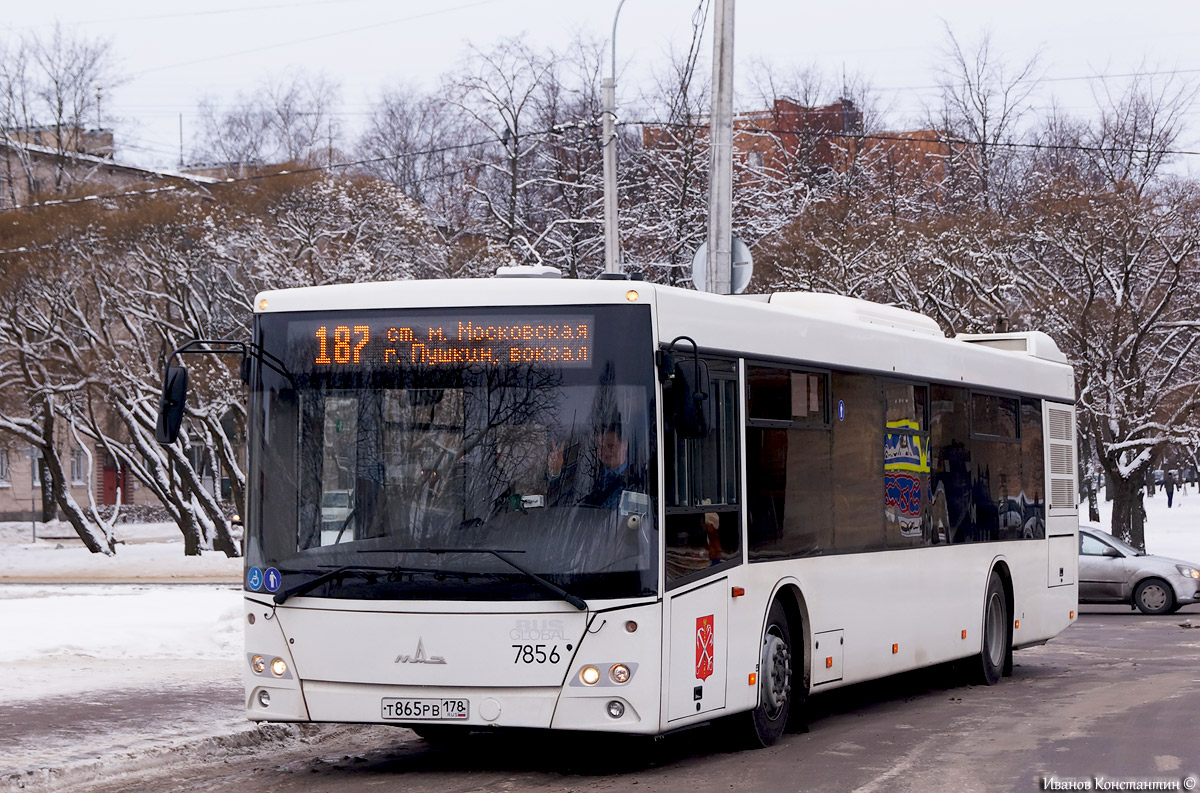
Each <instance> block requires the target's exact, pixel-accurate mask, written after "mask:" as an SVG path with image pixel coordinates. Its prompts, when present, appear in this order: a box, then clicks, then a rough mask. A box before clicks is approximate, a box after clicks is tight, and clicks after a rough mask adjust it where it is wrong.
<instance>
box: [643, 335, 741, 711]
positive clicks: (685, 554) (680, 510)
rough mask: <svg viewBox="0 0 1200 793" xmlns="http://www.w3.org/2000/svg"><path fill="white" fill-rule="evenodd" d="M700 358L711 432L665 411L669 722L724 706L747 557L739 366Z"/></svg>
mask: <svg viewBox="0 0 1200 793" xmlns="http://www.w3.org/2000/svg"><path fill="white" fill-rule="evenodd" d="M702 363H703V365H705V366H707V369H708V375H709V393H708V400H709V408H710V410H711V412H710V414H709V431H708V434H707V435H706V436H705V437H703V438H684V437H680V436H679V435H678V434H677V433H676V431H675V428H674V426H673V425H672V421H671V416H669V415H667V416H666V417H665V418H666V422H665V439H664V458H665V468H666V505H665V509H664V515H665V518H664V521H665V527H666V531H665V557H666V558H665V562H666V564H665V567H666V588H667V598H666V618H667V625H668V630H667V635H666V639H665V641H666V645H667V646H666V647H665V648H664V649H665V650H666V654H667V659H666V662H665V663H664V670H663V672H664V675H665V677H666V679H665V680H664V681H663V683H664V685H663V688H664V690H665V691H666V692H667V702H666V714H667V722H673V721H678V720H681V719H685V718H687V717H689V716H696V715H697V714H703V713H710V712H712V711H716V710H720V709H722V708H724V707H725V698H726V680H727V673H726V663H727V653H728V648H729V625H728V608H729V578H728V575H729V571H730V570H731V569H733V568H735V567H737V566H738V565H740V564H741V561H742V544H741V536H742V530H741V493H740V491H741V472H740V470H739V464H738V460H739V459H740V456H741V436H740V432H739V427H740V425H741V412H740V400H739V397H738V394H739V388H738V380H737V364H736V362H734V361H728V360H722V359H716V358H704V359H702ZM687 365H691V363H690V362H689V363H688V364H687Z"/></svg>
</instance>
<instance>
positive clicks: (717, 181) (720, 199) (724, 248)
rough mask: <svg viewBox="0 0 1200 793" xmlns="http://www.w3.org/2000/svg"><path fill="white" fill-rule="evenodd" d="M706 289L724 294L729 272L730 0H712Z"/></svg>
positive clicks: (726, 290)
mask: <svg viewBox="0 0 1200 793" xmlns="http://www.w3.org/2000/svg"><path fill="white" fill-rule="evenodd" d="M708 134H709V150H710V154H711V157H710V159H709V170H708V262H707V270H706V272H705V281H704V283H705V285H706V286H707V287H708V291H709V292H713V293H715V294H718V295H727V294H729V293H730V292H731V291H732V289H731V286H730V281H731V280H732V274H733V264H732V261H733V257H732V250H731V249H732V247H733V219H732V217H731V215H732V207H733V0H716V14H715V16H714V17H713V102H712V115H711V117H710V119H709V133H708Z"/></svg>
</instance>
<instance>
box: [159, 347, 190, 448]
mask: <svg viewBox="0 0 1200 793" xmlns="http://www.w3.org/2000/svg"><path fill="white" fill-rule="evenodd" d="M187 386H188V375H187V369H184V368H183V367H182V366H168V367H167V376H166V377H165V378H163V390H162V397H161V399H159V402H158V424H157V425H156V426H155V427H154V440H156V441H158V442H159V443H160V444H162V445H164V446H166V445H168V444H172V443H174V442H175V439H176V438H178V437H179V427H180V425H182V424H183V411H184V408H185V407H186V404H185V403H186V402H187Z"/></svg>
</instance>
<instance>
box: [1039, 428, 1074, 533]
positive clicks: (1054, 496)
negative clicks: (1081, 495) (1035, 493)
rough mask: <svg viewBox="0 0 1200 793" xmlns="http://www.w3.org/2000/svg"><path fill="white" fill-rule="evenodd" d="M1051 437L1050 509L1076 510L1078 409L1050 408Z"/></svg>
mask: <svg viewBox="0 0 1200 793" xmlns="http://www.w3.org/2000/svg"><path fill="white" fill-rule="evenodd" d="M1046 427H1047V430H1048V433H1047V435H1048V438H1049V441H1050V509H1056V510H1058V509H1062V510H1070V511H1074V510H1075V509H1076V504H1075V432H1074V429H1075V411H1074V410H1072V409H1063V408H1056V407H1047V408H1046Z"/></svg>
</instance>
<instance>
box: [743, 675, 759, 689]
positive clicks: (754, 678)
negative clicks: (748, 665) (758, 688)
mask: <svg viewBox="0 0 1200 793" xmlns="http://www.w3.org/2000/svg"><path fill="white" fill-rule="evenodd" d="M746 682H747V683H748V684H749V685H752V686H753V685H756V684H757V683H758V675H757V674H755V673H754V672H751V673H750V677H749V678H748V679H747V680H746Z"/></svg>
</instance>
